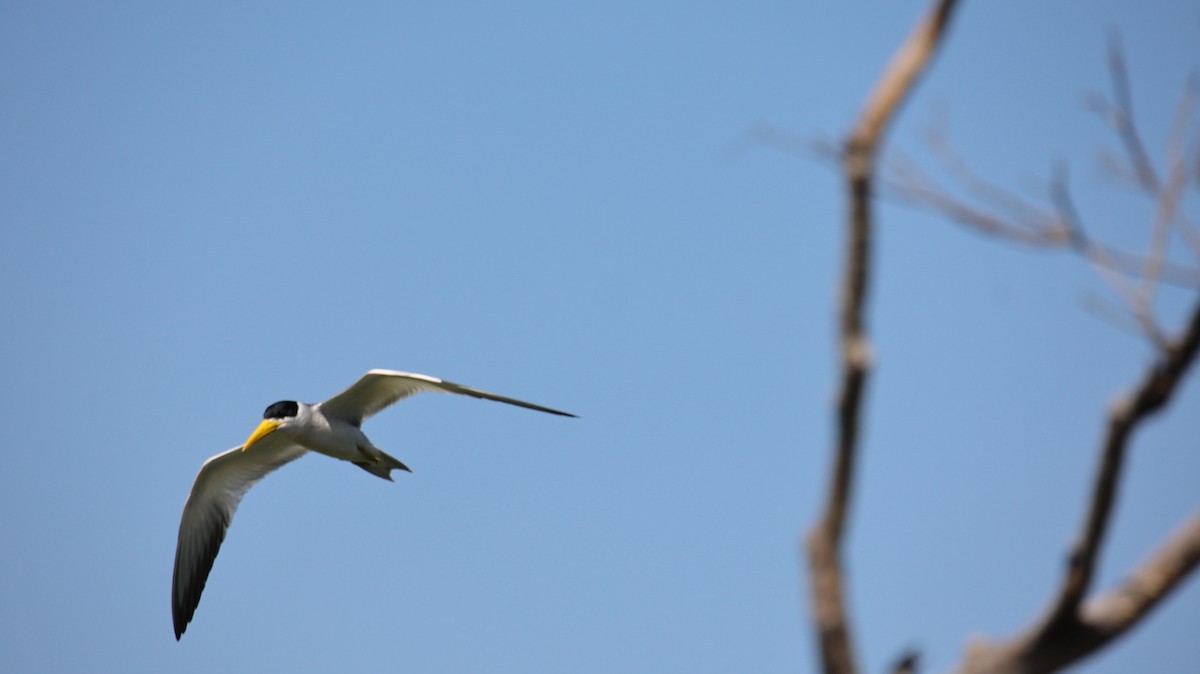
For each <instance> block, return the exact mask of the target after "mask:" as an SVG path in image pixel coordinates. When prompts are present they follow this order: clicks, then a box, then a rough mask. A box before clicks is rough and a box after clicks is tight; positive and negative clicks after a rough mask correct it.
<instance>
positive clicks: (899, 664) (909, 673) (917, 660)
mask: <svg viewBox="0 0 1200 674" xmlns="http://www.w3.org/2000/svg"><path fill="white" fill-rule="evenodd" d="M920 668H921V654H920V653H919V652H918V651H916V650H914V649H909V650H907V651H904V652H903V653H901V654H900V657H898V658H896V661H895V662H894V663H892V668H891V673H892V674H917V672H918V671H919V670H920Z"/></svg>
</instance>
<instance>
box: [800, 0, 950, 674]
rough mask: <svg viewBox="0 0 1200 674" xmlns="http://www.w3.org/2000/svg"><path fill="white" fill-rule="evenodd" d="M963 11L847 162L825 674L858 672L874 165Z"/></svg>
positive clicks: (892, 75)
mask: <svg viewBox="0 0 1200 674" xmlns="http://www.w3.org/2000/svg"><path fill="white" fill-rule="evenodd" d="M956 4H957V3H956V2H955V0H938V2H937V3H936V4H935V5H934V7H933V9H932V11H931V12H930V13H929V14H928V15H927V16H926V17H924V18H923V19H922V20H921V22H920V23H919V24H918V25H917V27H916V29H915V30H914V31H913V33H912V34H911V35H909V37H908V39H907V40H906V41H905V42H904V43H903V44H902V45H901V46H900V48H899V50H898V51H897V52H896V54H895V55H894V56H893V57H892V61H891V63H890V64H889V65H888V67H887V70H886V71H885V72H884V74H883V76H882V77H881V78H880V80H879V82H878V83H877V84H876V86H875V89H874V91H872V92H871V95H870V97H869V98H868V99H867V103H866V105H865V107H864V108H863V112H862V114H861V116H860V117H859V120H858V122H857V124H856V125H855V127H854V129H853V131H852V132H851V134H850V137H849V139H848V140H847V141H846V147H845V148H844V151H843V156H842V167H843V170H844V172H845V179H846V187H847V194H848V195H849V199H850V204H849V217H848V220H847V247H846V260H845V268H844V270H843V277H842V289H841V307H840V320H839V324H840V333H841V363H842V373H841V383H840V388H839V392H838V402H837V410H838V411H837V417H838V423H837V439H836V441H835V442H836V455H835V458H834V463H833V472H832V474H831V475H830V483H829V493H828V500H827V502H826V504H825V508H824V512H823V514H822V516H821V519H820V520H819V521H818V522H817V524H816V525H815V527H814V528H813V529H812V531H811V532H810V533H809V536H808V561H809V572H810V574H811V592H812V607H813V616H814V619H815V622H816V628H817V639H818V642H819V644H820V650H821V664H822V669H823V671H824V672H825V674H854V673H855V672H856V671H857V665H856V664H855V656H854V647H853V639H852V637H851V628H850V622H849V620H848V618H847V610H846V603H845V592H844V582H843V573H842V561H841V546H842V536H843V533H844V531H845V521H846V513H847V510H848V508H849V502H850V496H851V488H852V485H853V478H854V464H855V456H856V454H857V450H858V442H859V428H860V426H861V410H862V400H863V394H864V391H865V389H866V384H867V374H868V371H869V369H870V364H871V347H870V341H869V339H868V337H867V331H866V320H865V313H866V301H867V291H868V289H869V281H870V265H871V255H870V253H871V243H872V228H873V222H872V221H873V215H872V211H871V208H872V205H873V203H872V202H873V199H872V194H873V191H874V185H873V183H874V169H875V159H876V156H877V154H878V150H879V147H880V145H881V144H882V142H883V135H884V132H885V131H886V129H887V127H888V123H889V122H890V121H891V120H892V118H893V117H894V115H895V113H896V111H897V110H898V109H899V107H900V104H901V103H902V102H903V101H904V99H905V97H907V95H908V94H909V92H910V91H911V90H912V88H913V85H914V84H915V83H916V82H917V80H918V79H919V78H920V76H921V74H922V73H923V72H924V71H925V68H926V66H927V65H928V64H929V61H930V59H931V58H932V57H933V55H934V53H935V52H936V51H937V47H938V45H939V44H940V43H941V40H942V37H943V35H944V34H945V29H946V27H947V25H948V24H949V21H950V18H951V15H952V14H953V10H954V8H955V6H956Z"/></svg>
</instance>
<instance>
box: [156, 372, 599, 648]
mask: <svg viewBox="0 0 1200 674" xmlns="http://www.w3.org/2000/svg"><path fill="white" fill-rule="evenodd" d="M422 391H431V392H435V393H457V394H459V395H465V396H471V397H473V398H483V399H486V400H496V401H498V402H502V403H508V404H509V405H516V406H518V407H524V408H527V409H531V410H537V411H539V412H548V413H550V414H557V415H559V416H564V417H574V416H575V415H574V414H568V413H567V412H560V411H558V410H554V409H550V408H549V407H542V406H541V405H534V404H533V403H527V402H524V401H521V400H516V399H514V398H506V397H504V396H499V395H496V394H494V393H488V392H487V391H480V390H479V389H474V388H470V387H467V386H462V385H460V384H455V383H453V382H448V381H445V380H442V379H437V378H436V377H429V376H426V375H423V374H413V373H411V372H396V371H394V370H371V371H370V372H368V373H366V374H365V375H363V376H362V378H361V379H359V380H358V381H356V382H354V385H352V386H351V387H350V388H348V389H346V390H345V391H342V392H341V393H339V394H337V395H335V396H334V397H332V398H330V399H329V400H326V401H325V402H323V403H317V404H316V405H309V404H307V403H300V402H296V401H294V400H283V401H280V402H277V403H275V404H273V405H271V406H270V407H268V408H267V409H266V411H265V412H263V420H262V423H260V424H259V425H258V428H256V429H254V432H253V433H251V434H250V437H249V438H248V439H247V440H246V442H245V444H242V445H239V446H237V447H234V448H233V449H231V450H229V451H227V452H222V453H221V454H218V455H216V456H214V457H212V458H210V459H209V460H207V461H205V462H204V465H203V466H201V467H200V473H199V474H198V475H196V482H195V484H193V485H192V492H191V493H190V494H189V495H188V499H187V503H185V504H184V506H183V519H182V520H181V521H180V523H179V543H178V544H177V546H176V548H175V574H174V577H173V578H172V580H171V617H172V618H173V619H174V621H175V639H176V640H177V641H178V640H179V638H180V637H181V636H183V633H184V631H185V630H186V629H187V626H188V623H189V622H191V621H192V616H193V615H194V614H195V612H196V606H197V605H198V604H199V603H200V593H201V592H203V591H204V583H205V581H207V580H208V574H209V571H211V570H212V565H213V560H215V559H216V557H217V551H218V550H220V548H221V541H223V540H225V531H226V530H227V529H228V528H229V523H230V521H232V520H233V513H234V512H235V511H236V510H237V507H238V503H240V502H241V500H242V497H243V496H245V494H246V492H247V491H249V490H250V487H253V486H254V484H255V483H257V482H258V481H259V480H261V479H263V478H264V477H266V475H267V474H268V473H270V472H271V471H273V470H275V469H276V468H279V467H280V466H283V465H284V464H286V463H288V462H291V461H294V460H296V459H298V458H300V457H301V456H303V455H304V454H306V453H307V452H309V451H313V452H319V453H321V454H325V455H327V456H332V457H333V458H335V459H341V460H343V461H349V462H350V463H353V464H354V465H356V466H358V467H359V468H362V469H363V470H365V471H367V472H368V473H370V474H372V475H374V476H376V477H380V478H383V479H385V480H388V481H391V479H392V476H391V473H392V471H393V470H395V469H399V470H404V471H407V470H408V466H405V465H404V464H403V463H401V462H400V461H399V460H398V459H396V458H395V457H393V456H390V455H389V454H387V453H386V452H384V451H383V450H381V449H379V448H378V447H376V446H375V445H374V444H373V443H372V442H371V441H370V440H369V439H368V438H367V436H366V435H364V434H363V432H362V428H361V427H362V422H363V421H365V420H367V419H368V418H369V417H371V416H372V415H373V414H375V413H376V412H379V411H380V410H382V409H384V408H385V407H388V406H389V405H391V404H392V403H395V402H397V401H399V400H403V399H404V398H407V397H409V396H411V395H413V394H416V393H420V392H422Z"/></svg>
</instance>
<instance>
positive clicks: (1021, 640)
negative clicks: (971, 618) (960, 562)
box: [958, 301, 1200, 674]
mask: <svg viewBox="0 0 1200 674" xmlns="http://www.w3.org/2000/svg"><path fill="white" fill-rule="evenodd" d="M1198 352H1200V301H1198V302H1197V304H1196V306H1195V308H1194V309H1193V310H1192V314H1191V318H1190V320H1189V322H1188V324H1187V326H1186V327H1185V328H1184V329H1183V330H1182V331H1181V332H1180V334H1179V335H1178V336H1177V337H1176V338H1175V339H1172V340H1168V341H1167V343H1166V345H1165V346H1164V348H1163V349H1162V350H1160V351H1159V354H1158V357H1157V358H1156V360H1155V361H1154V362H1153V363H1151V365H1150V367H1149V368H1147V370H1146V372H1145V373H1144V375H1143V377H1142V381H1141V383H1140V384H1139V385H1138V386H1137V387H1136V388H1135V389H1134V391H1133V392H1132V393H1131V394H1130V395H1128V396H1126V397H1124V398H1122V399H1121V400H1119V401H1118V402H1117V403H1116V404H1115V405H1114V406H1113V408H1112V410H1111V411H1110V412H1109V416H1108V422H1107V430H1106V433H1105V437H1104V443H1103V447H1102V450H1101V458H1100V467H1099V470H1098V471H1097V474H1096V478H1095V481H1094V483H1093V485H1092V495H1091V498H1090V504H1089V507H1088V513H1087V516H1086V517H1085V519H1084V524H1083V527H1082V530H1081V531H1080V533H1079V540H1078V541H1077V542H1076V543H1075V546H1074V548H1073V550H1072V552H1071V556H1070V558H1069V563H1068V566H1067V573H1066V576H1065V577H1064V579H1063V584H1062V587H1061V588H1060V589H1059V593H1058V595H1057V597H1056V598H1055V599H1054V601H1053V602H1052V604H1051V606H1050V610H1049V611H1048V612H1047V614H1046V616H1045V617H1044V618H1042V619H1041V620H1040V621H1039V622H1038V623H1037V624H1035V626H1034V627H1033V628H1032V629H1030V630H1029V631H1027V632H1026V633H1024V634H1022V635H1019V636H1017V637H1015V638H1013V639H1012V640H1010V641H1008V642H1006V643H1002V644H999V645H990V644H982V643H977V644H974V645H973V646H972V647H971V648H970V649H969V651H968V654H967V657H966V660H965V661H964V663H963V666H962V668H961V669H959V670H958V674H1018V673H1019V674H1041V673H1045V672H1054V671H1058V670H1060V669H1062V668H1064V667H1066V666H1068V665H1070V664H1072V663H1074V662H1078V661H1079V660H1081V659H1083V658H1084V657H1087V656H1088V655H1090V654H1092V653H1094V652H1095V651H1096V650H1098V649H1100V648H1101V647H1103V646H1104V645H1105V644H1107V643H1109V642H1110V641H1112V640H1113V639H1115V638H1117V637H1119V636H1121V635H1122V634H1124V633H1126V632H1128V631H1129V630H1130V629H1131V628H1132V627H1133V626H1134V625H1136V624H1138V623H1139V622H1140V621H1141V620H1142V619H1143V618H1145V617H1146V616H1147V615H1149V613H1150V612H1151V610H1153V609H1154V608H1155V607H1156V606H1157V605H1158V604H1159V602H1161V601H1162V599H1164V598H1165V597H1166V596H1168V595H1169V594H1170V593H1171V592H1172V591H1174V590H1175V589H1176V588H1178V587H1179V586H1180V585H1181V584H1182V582H1183V580H1184V579H1185V578H1187V576H1188V575H1189V574H1190V573H1191V572H1192V571H1194V570H1195V569H1196V567H1197V565H1198V564H1200V512H1198V513H1196V514H1194V515H1193V516H1192V518H1191V519H1190V520H1188V521H1187V522H1186V523H1185V524H1184V526H1183V527H1182V528H1181V529H1180V530H1179V531H1177V532H1176V533H1175V534H1174V535H1173V536H1171V537H1170V538H1169V539H1167V541H1166V542H1165V543H1163V544H1162V545H1161V546H1160V547H1159V549H1158V550H1157V551H1155V552H1154V554H1152V555H1151V556H1150V557H1149V559H1147V560H1146V561H1145V562H1143V563H1142V564H1141V565H1140V566H1139V567H1138V568H1136V569H1135V570H1134V571H1133V573H1132V575H1131V576H1130V577H1129V579H1127V580H1126V581H1125V582H1124V583H1122V584H1121V585H1119V586H1118V587H1116V588H1114V589H1112V590H1109V591H1108V592H1105V593H1103V594H1100V595H1099V596H1096V597H1094V598H1092V599H1090V600H1088V601H1086V603H1085V601H1084V600H1085V597H1086V595H1087V592H1088V590H1089V588H1090V587H1091V584H1092V579H1093V576H1094V573H1095V568H1096V562H1097V559H1098V557H1099V552H1100V548H1101V546H1102V545H1103V543H1104V538H1105V535H1106V534H1107V531H1108V528H1109V525H1110V522H1111V519H1112V510H1113V506H1114V505H1115V503H1116V498H1117V490H1118V486H1119V481H1120V476H1121V470H1122V466H1123V465H1124V461H1125V454H1126V451H1127V449H1128V446H1129V442H1130V439H1131V438H1132V436H1133V433H1134V432H1135V431H1136V430H1137V428H1138V427H1139V426H1140V425H1141V424H1142V423H1143V422H1144V421H1146V420H1147V419H1149V418H1150V417H1151V416H1153V415H1154V414H1155V413H1157V412H1159V411H1160V410H1162V409H1163V408H1164V407H1165V406H1166V405H1167V404H1168V403H1169V402H1170V400H1171V398H1172V396H1173V395H1174V394H1175V391H1176V390H1177V388H1178V385H1179V383H1180V382H1181V381H1182V380H1183V379H1184V377H1185V376H1186V375H1187V372H1188V370H1189V369H1190V368H1191V366H1192V365H1193V364H1194V363H1195V361H1196V358H1197V353H1198Z"/></svg>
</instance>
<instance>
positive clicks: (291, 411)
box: [263, 400, 300, 419]
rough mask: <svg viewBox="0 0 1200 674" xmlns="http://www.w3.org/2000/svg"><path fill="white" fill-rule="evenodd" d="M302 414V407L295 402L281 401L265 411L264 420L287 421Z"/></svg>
mask: <svg viewBox="0 0 1200 674" xmlns="http://www.w3.org/2000/svg"><path fill="white" fill-rule="evenodd" d="M299 412H300V405H299V404H298V403H297V402H296V401H295V400H280V401H279V402H277V403H274V404H272V405H271V406H269V407H267V409H266V410H264V411H263V418H264V419H286V418H288V417H294V416H296V414H298V413H299Z"/></svg>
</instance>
